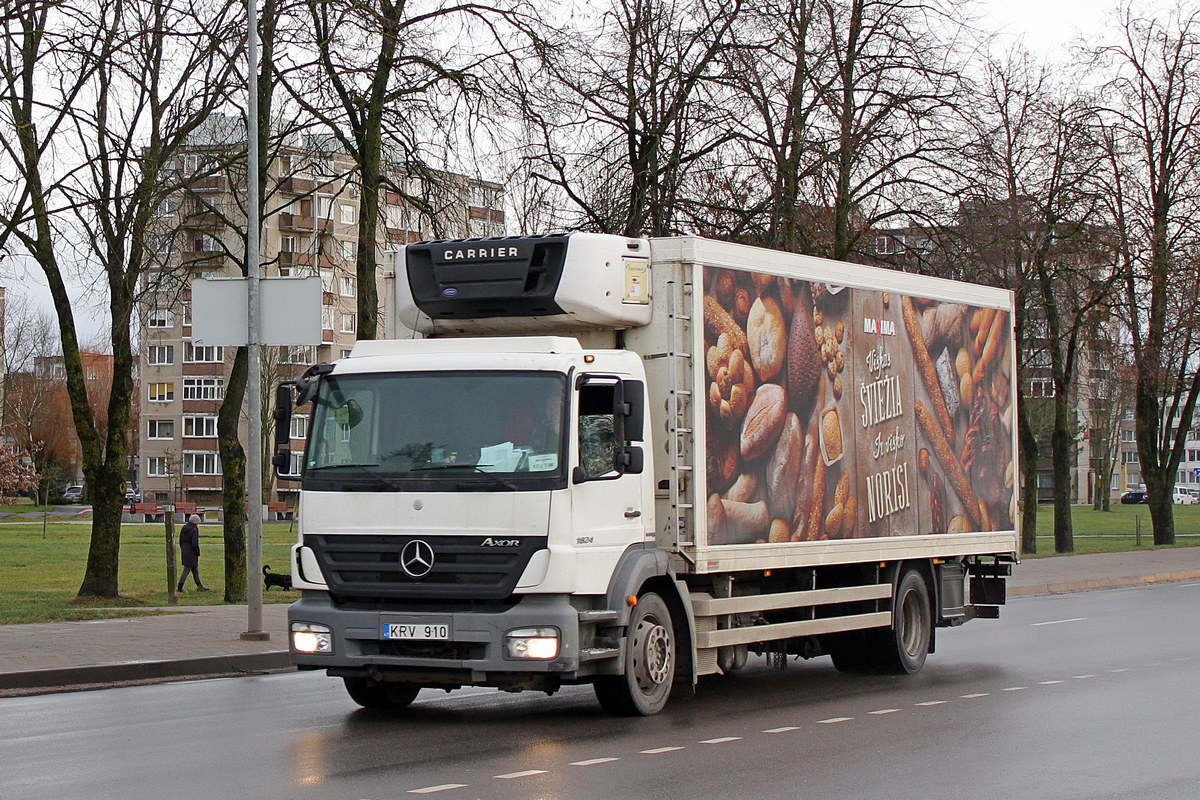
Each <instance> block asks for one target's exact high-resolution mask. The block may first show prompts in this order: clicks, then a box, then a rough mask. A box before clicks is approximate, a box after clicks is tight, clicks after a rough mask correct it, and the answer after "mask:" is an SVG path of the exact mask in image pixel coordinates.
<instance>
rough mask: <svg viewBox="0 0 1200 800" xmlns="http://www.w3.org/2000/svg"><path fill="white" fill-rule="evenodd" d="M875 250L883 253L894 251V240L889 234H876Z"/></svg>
mask: <svg viewBox="0 0 1200 800" xmlns="http://www.w3.org/2000/svg"><path fill="white" fill-rule="evenodd" d="M875 251H876V252H878V253H880V254H882V255H887V254H888V253H890V252H892V240H891V239H890V238H888V237H887V236H876V237H875Z"/></svg>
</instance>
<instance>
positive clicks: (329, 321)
mask: <svg viewBox="0 0 1200 800" xmlns="http://www.w3.org/2000/svg"><path fill="white" fill-rule="evenodd" d="M321 329H322V330H326V331H331V330H333V306H321Z"/></svg>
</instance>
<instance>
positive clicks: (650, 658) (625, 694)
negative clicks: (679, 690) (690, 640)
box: [593, 592, 675, 717]
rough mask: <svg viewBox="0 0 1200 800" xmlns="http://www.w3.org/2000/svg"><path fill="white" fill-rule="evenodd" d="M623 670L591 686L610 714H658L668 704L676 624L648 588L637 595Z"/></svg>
mask: <svg viewBox="0 0 1200 800" xmlns="http://www.w3.org/2000/svg"><path fill="white" fill-rule="evenodd" d="M624 666H625V674H624V675H602V676H600V677H598V678H596V681H595V683H594V684H593V688H594V689H595V691H596V699H597V700H599V701H600V705H601V707H603V708H604V710H605V711H607V712H608V713H610V714H617V715H620V716H626V717H629V716H643V717H648V716H650V715H651V714H657V713H658V712H659V711H661V710H662V708H663V706H665V705H666V704H667V698H668V697H670V696H671V687H672V685H673V684H674V681H675V628H674V626H673V625H672V623H671V612H670V610H669V609H668V608H667V604H666V603H665V602H663V599H662V598H661V597H659V596H658V595H657V594H655V593H653V592H648V593H646V594H644V595H642V596H641V598H639V599H638V604H637V605H636V606H634V608H633V615H632V617H630V620H629V635H628V639H627V640H626V643H625V664H624Z"/></svg>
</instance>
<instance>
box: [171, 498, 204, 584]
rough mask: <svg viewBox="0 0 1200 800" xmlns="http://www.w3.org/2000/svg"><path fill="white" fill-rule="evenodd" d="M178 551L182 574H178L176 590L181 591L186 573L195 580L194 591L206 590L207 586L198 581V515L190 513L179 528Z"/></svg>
mask: <svg viewBox="0 0 1200 800" xmlns="http://www.w3.org/2000/svg"><path fill="white" fill-rule="evenodd" d="M179 552H180V554H181V555H182V557H183V574H182V575H180V576H179V586H178V587H177V589H178V591H180V592H182V591H183V582H184V581H185V580H187V576H188V573H189V572H190V573H191V575H192V580H194V581H195V582H196V591H198V592H207V591H208V587H207V586H205V585H204V584H202V583H201V582H200V515H199V514H192V515H191V516H190V517H188V521H187V522H186V523H185V524H184V526H183V527H182V528H180V529H179Z"/></svg>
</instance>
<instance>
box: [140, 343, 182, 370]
mask: <svg viewBox="0 0 1200 800" xmlns="http://www.w3.org/2000/svg"><path fill="white" fill-rule="evenodd" d="M146 363H147V364H149V365H150V366H152V367H161V366H164V365H166V364H174V363H175V347H174V345H169V344H164V345H151V347H150V350H149V352H147V354H146Z"/></svg>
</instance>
